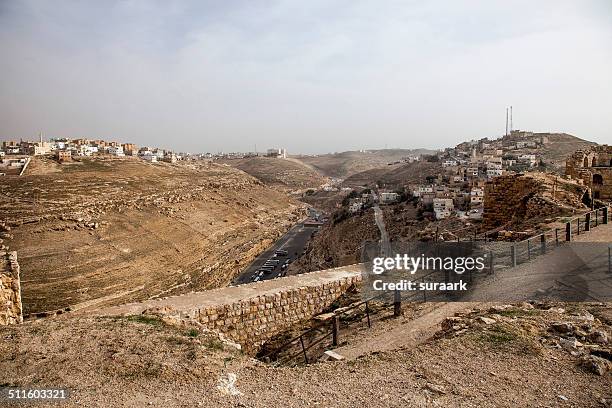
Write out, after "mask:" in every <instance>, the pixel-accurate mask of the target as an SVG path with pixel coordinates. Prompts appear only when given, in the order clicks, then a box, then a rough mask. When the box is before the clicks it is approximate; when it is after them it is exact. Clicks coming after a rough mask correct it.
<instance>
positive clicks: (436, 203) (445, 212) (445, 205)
mask: <svg viewBox="0 0 612 408" xmlns="http://www.w3.org/2000/svg"><path fill="white" fill-rule="evenodd" d="M433 209H434V213H435V214H436V219H438V220H441V219H443V218H447V217H450V216H451V214H452V213H453V210H454V209H455V206H454V205H453V199H452V198H434V199H433Z"/></svg>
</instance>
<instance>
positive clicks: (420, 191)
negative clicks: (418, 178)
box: [412, 186, 433, 197]
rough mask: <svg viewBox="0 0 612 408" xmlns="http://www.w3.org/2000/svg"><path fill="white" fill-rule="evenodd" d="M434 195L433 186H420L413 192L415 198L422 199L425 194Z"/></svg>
mask: <svg viewBox="0 0 612 408" xmlns="http://www.w3.org/2000/svg"><path fill="white" fill-rule="evenodd" d="M426 193H433V186H418V187H417V188H416V189H415V190H413V191H412V195H413V196H415V197H421V196H422V195H423V194H426Z"/></svg>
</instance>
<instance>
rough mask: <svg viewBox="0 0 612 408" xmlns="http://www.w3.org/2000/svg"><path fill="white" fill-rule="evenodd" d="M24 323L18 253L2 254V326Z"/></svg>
mask: <svg viewBox="0 0 612 408" xmlns="http://www.w3.org/2000/svg"><path fill="white" fill-rule="evenodd" d="M16 323H23V310H22V305H21V282H20V278H19V264H18V263H17V252H8V253H7V252H0V325H8V324H16Z"/></svg>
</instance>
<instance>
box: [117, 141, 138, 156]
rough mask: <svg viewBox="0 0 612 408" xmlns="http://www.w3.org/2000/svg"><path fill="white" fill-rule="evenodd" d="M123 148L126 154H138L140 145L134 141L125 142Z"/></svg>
mask: <svg viewBox="0 0 612 408" xmlns="http://www.w3.org/2000/svg"><path fill="white" fill-rule="evenodd" d="M121 148H122V149H123V153H124V154H125V155H126V156H136V155H137V154H138V147H137V146H136V145H135V144H134V143H124V144H122V145H121Z"/></svg>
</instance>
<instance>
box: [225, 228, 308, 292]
mask: <svg viewBox="0 0 612 408" xmlns="http://www.w3.org/2000/svg"><path fill="white" fill-rule="evenodd" d="M317 229H318V228H317V227H305V226H304V225H303V224H301V223H300V224H296V225H295V226H293V228H291V229H290V230H289V231H287V233H286V234H285V235H283V236H282V237H281V238H280V239H279V240H277V241H276V243H275V244H274V245H272V247H270V248H268V249H267V250H266V251H264V252H263V253H262V254H261V255H259V256H258V257H257V258H255V260H254V261H253V262H252V263H251V265H249V266H248V267H247V268H246V269H245V270H244V271H242V272H241V273H240V275H239V276H238V277H237V278H236V279H235V280H234V283H235V284H242V283H249V282H252V281H253V280H254V279H255V276H257V275H258V274H259V272H258V270H259V268H260V267H261V266H263V264H264V263H265V262H266V261H267V260H268V259H272V258H274V252H275V251H277V250H279V249H282V250H285V251H287V252H288V253H289V254H288V255H287V256H286V257H279V258H278V259H279V260H280V262H279V264H278V266H277V267H276V268H275V269H274V270H273V271H272V272H271V273H268V274H263V275H261V278H260V280H266V279H272V278H276V277H278V276H282V274H283V273H284V270H282V269H281V264H282V263H283V262H284V261H285V259H290V260H291V261H293V260H295V258H296V257H297V256H298V255H299V254H301V253H302V251H303V250H304V248H305V247H306V245H307V244H308V241H309V240H310V237H311V235H312V233H313V232H315V231H317Z"/></svg>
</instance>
